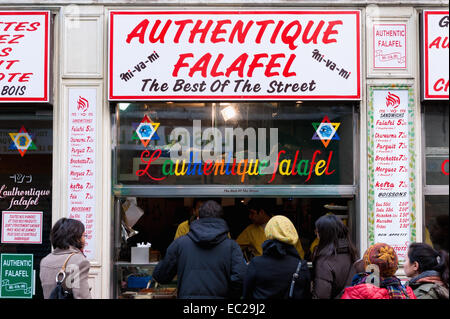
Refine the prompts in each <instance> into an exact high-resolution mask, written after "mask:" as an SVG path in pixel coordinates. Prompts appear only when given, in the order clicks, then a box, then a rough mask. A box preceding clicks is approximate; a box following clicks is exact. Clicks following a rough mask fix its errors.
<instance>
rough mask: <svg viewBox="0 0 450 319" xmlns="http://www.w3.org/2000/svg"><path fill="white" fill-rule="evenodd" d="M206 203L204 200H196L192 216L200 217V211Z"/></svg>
mask: <svg viewBox="0 0 450 319" xmlns="http://www.w3.org/2000/svg"><path fill="white" fill-rule="evenodd" d="M204 202H205V200H204V199H203V198H194V203H193V204H192V215H193V216H194V217H198V211H199V209H200V206H202V204H203V203H204Z"/></svg>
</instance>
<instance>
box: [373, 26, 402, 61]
mask: <svg viewBox="0 0 450 319" xmlns="http://www.w3.org/2000/svg"><path fill="white" fill-rule="evenodd" d="M373 48H374V49H373V53H374V56H373V68H374V69H406V24H374V26H373Z"/></svg>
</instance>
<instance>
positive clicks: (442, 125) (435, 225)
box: [422, 101, 449, 251]
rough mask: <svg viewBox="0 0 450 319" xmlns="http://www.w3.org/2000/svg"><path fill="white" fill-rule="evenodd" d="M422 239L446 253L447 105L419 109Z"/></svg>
mask: <svg viewBox="0 0 450 319" xmlns="http://www.w3.org/2000/svg"><path fill="white" fill-rule="evenodd" d="M422 107H423V121H424V125H423V126H424V141H425V145H424V149H425V152H424V171H425V176H424V184H425V187H424V195H425V200H424V235H423V241H424V242H426V243H428V244H430V245H433V246H434V248H436V249H445V250H447V251H448V235H449V233H448V223H449V215H448V202H449V188H448V185H449V183H448V182H449V106H448V101H429V102H424V103H423V105H422Z"/></svg>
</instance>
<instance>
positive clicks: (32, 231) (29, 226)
mask: <svg viewBox="0 0 450 319" xmlns="http://www.w3.org/2000/svg"><path fill="white" fill-rule="evenodd" d="M42 216H43V213H42V212H28V211H27V212H23V211H3V212H2V240H1V242H2V244H42Z"/></svg>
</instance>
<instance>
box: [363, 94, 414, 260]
mask: <svg viewBox="0 0 450 319" xmlns="http://www.w3.org/2000/svg"><path fill="white" fill-rule="evenodd" d="M410 94H411V93H410V91H408V89H396V88H390V89H374V90H373V91H372V92H371V102H370V107H369V108H370V114H369V117H370V120H371V125H370V132H369V165H370V177H369V216H370V217H369V225H370V228H371V230H370V231H369V236H370V241H371V243H386V244H389V245H391V246H392V247H393V248H394V249H395V251H396V252H397V254H398V257H399V259H400V260H401V261H403V260H404V259H405V255H406V251H407V248H408V245H409V243H410V241H411V240H412V238H414V237H415V216H414V212H413V211H414V209H415V203H414V196H413V194H414V179H413V178H412V177H413V176H414V155H413V154H414V153H413V152H414V133H413V132H412V131H411V127H412V126H413V125H412V121H413V116H412V114H411V113H412V111H411V105H413V103H412V102H411V101H412V97H411V96H410ZM413 229H414V231H413Z"/></svg>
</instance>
